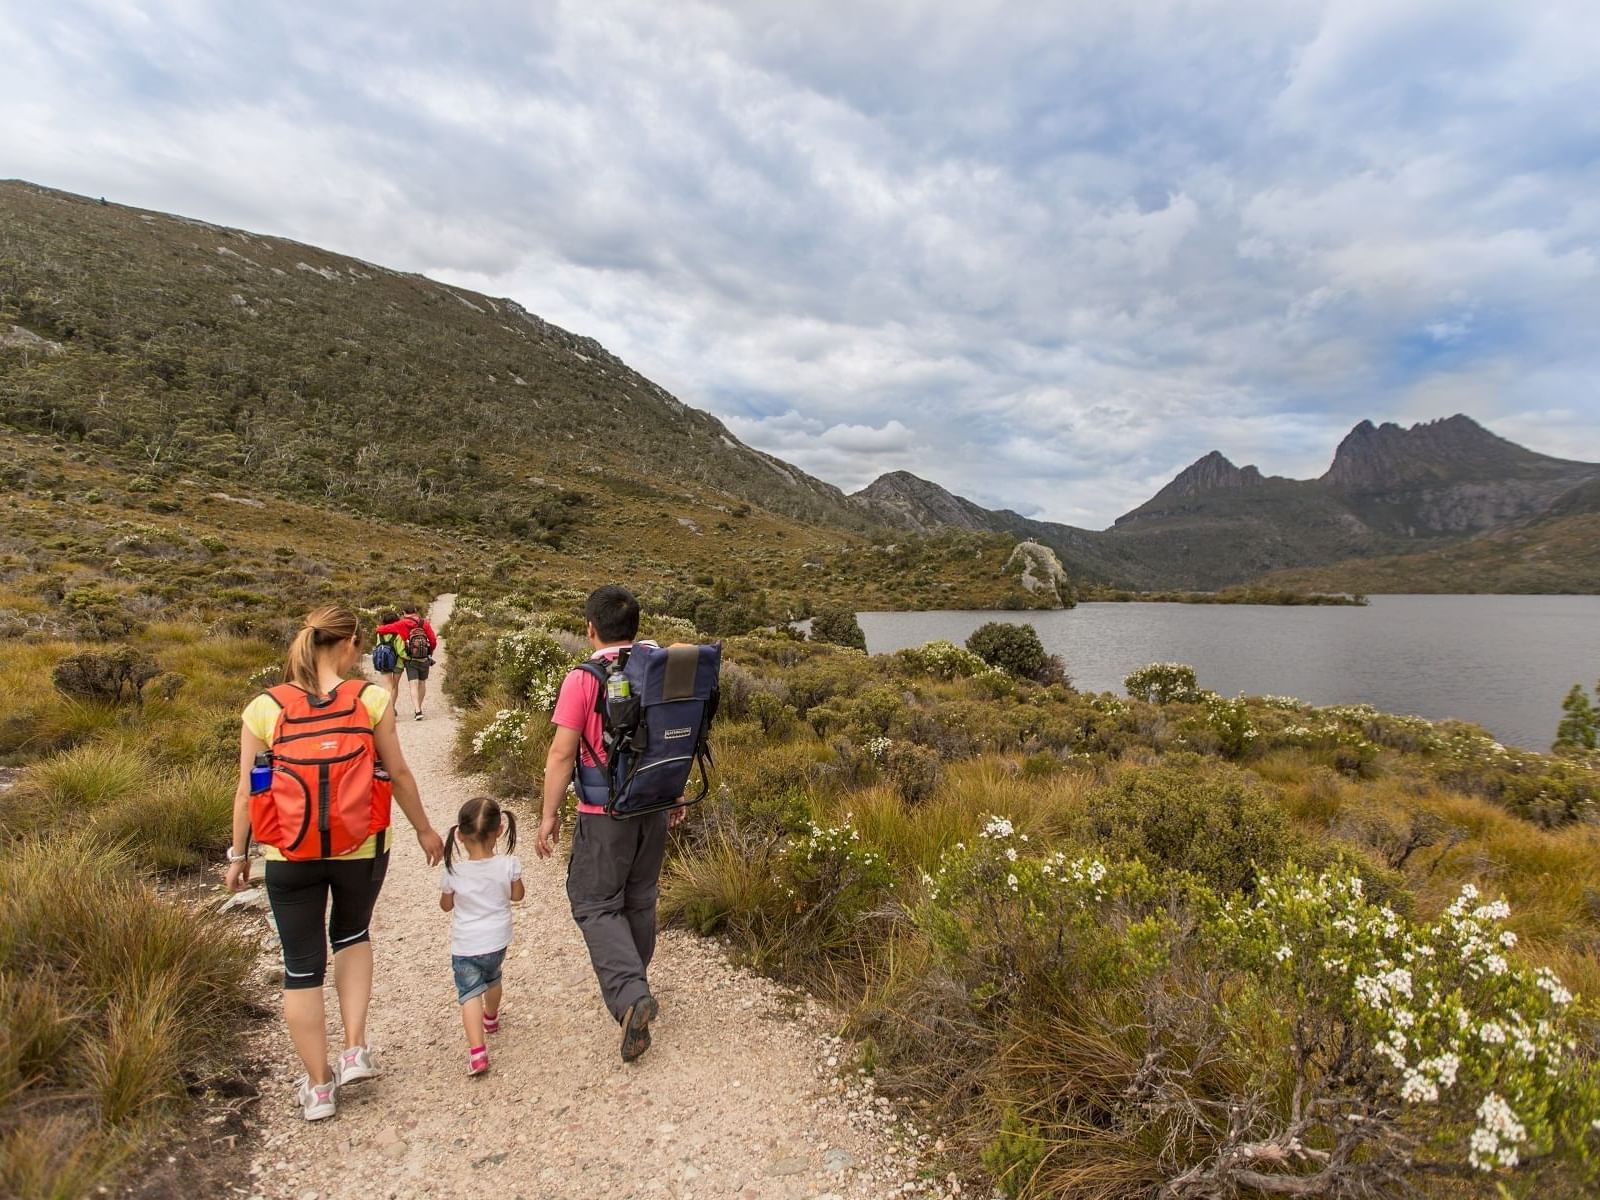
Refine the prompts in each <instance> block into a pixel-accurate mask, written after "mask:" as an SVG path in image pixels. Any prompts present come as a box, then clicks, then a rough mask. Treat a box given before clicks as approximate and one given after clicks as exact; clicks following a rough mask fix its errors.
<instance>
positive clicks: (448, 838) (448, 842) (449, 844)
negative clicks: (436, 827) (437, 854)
mask: <svg viewBox="0 0 1600 1200" xmlns="http://www.w3.org/2000/svg"><path fill="white" fill-rule="evenodd" d="M455 844H456V827H455V826H454V825H452V826H450V832H449V833H447V834H445V835H444V871H445V874H446V875H448V874H450V870H451V868H450V851H451V850H452V849H454V848H455Z"/></svg>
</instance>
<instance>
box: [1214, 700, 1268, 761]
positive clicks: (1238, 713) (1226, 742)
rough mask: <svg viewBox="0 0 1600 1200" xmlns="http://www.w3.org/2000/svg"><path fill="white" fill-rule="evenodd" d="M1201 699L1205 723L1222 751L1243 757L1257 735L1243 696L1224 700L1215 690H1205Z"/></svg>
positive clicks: (1232, 755)
mask: <svg viewBox="0 0 1600 1200" xmlns="http://www.w3.org/2000/svg"><path fill="white" fill-rule="evenodd" d="M1203 699H1204V703H1205V709H1206V724H1207V725H1209V726H1210V727H1211V732H1212V733H1214V734H1215V735H1216V737H1217V741H1218V743H1219V748H1220V749H1221V750H1222V753H1223V754H1224V755H1226V756H1227V757H1229V758H1242V757H1244V755H1245V753H1246V752H1247V751H1249V749H1250V747H1251V746H1252V745H1253V744H1254V743H1255V740H1256V738H1257V737H1258V736H1259V735H1258V733H1257V731H1256V727H1255V725H1254V724H1253V723H1252V722H1251V720H1250V709H1249V707H1248V706H1247V705H1246V704H1245V702H1244V697H1242V696H1238V697H1235V698H1234V699H1232V700H1226V699H1224V698H1223V697H1221V696H1219V695H1217V693H1215V692H1206V693H1205V694H1204V697H1203Z"/></svg>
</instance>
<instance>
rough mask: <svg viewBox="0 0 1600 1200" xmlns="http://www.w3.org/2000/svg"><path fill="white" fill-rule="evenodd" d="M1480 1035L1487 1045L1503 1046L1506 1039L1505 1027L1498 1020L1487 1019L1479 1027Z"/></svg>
mask: <svg viewBox="0 0 1600 1200" xmlns="http://www.w3.org/2000/svg"><path fill="white" fill-rule="evenodd" d="M1478 1037H1479V1039H1480V1040H1482V1041H1483V1042H1484V1043H1485V1044H1486V1045H1490V1046H1503V1045H1505V1041H1506V1031H1505V1028H1504V1027H1503V1026H1502V1025H1500V1024H1499V1023H1498V1022H1496V1021H1485V1022H1484V1023H1483V1024H1482V1025H1481V1026H1479V1027H1478Z"/></svg>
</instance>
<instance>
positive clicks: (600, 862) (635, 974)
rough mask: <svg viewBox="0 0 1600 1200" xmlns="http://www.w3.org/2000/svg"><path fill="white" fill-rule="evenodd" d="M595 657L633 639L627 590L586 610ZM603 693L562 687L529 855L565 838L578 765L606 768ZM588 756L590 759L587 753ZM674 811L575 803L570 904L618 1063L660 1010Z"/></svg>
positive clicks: (590, 682)
mask: <svg viewBox="0 0 1600 1200" xmlns="http://www.w3.org/2000/svg"><path fill="white" fill-rule="evenodd" d="M584 616H585V617H586V618H587V621H588V635H589V645H590V646H591V647H592V648H593V650H594V654H593V657H594V658H595V659H597V660H601V661H607V660H610V659H612V658H614V657H616V655H617V652H618V651H620V650H621V649H623V648H624V647H626V646H631V645H632V644H633V641H634V638H636V637H637V636H638V633H639V602H638V601H637V600H635V599H634V598H633V595H632V593H630V592H629V591H628V590H627V589H626V588H621V587H617V586H615V585H608V586H606V587H602V588H599V589H597V590H596V591H595V592H593V593H592V594H591V595H590V596H589V599H588V602H587V603H586V604H585V605H584ZM600 688H601V684H600V681H599V680H598V679H596V678H595V677H594V675H593V674H592V673H590V672H588V671H585V670H583V669H581V668H574V669H573V670H572V671H571V672H569V673H568V675H567V677H566V679H564V680H563V681H562V684H561V691H560V693H559V695H558V696H557V698H556V707H555V711H554V712H553V713H552V714H551V717H550V720H551V723H552V724H553V725H554V726H555V727H556V730H555V737H554V739H553V740H552V741H551V743H550V753H549V754H548V755H547V756H546V758H545V764H544V816H543V820H541V821H540V823H539V833H538V836H537V837H536V838H535V840H534V851H535V853H537V854H538V855H539V857H540V858H549V857H550V855H551V853H552V850H553V848H554V846H555V843H556V840H557V838H558V837H559V834H560V830H561V805H562V801H563V800H564V799H565V798H566V794H567V785H568V784H570V783H572V781H573V775H574V772H575V771H576V769H577V764H578V756H579V755H580V754H582V755H583V759H584V762H585V763H586V764H588V765H590V766H603V765H604V764H605V751H604V749H603V748H602V745H603V733H604V728H603V726H604V723H603V721H602V718H601V716H600V713H599V712H598V711H597V704H596V702H597V701H598V700H599V698H600ZM591 751H593V753H591ZM683 815H684V810H683V809H682V808H673V809H667V810H658V811H656V812H651V813H646V814H645V815H643V816H638V817H633V818H630V819H628V820H617V819H615V818H613V817H612V816H611V815H610V814H609V813H607V812H606V810H605V808H604V806H602V805H599V804H593V803H589V802H588V801H586V800H585V799H584V798H583V796H582V795H581V794H580V795H579V797H578V821H577V826H576V828H575V829H574V831H573V835H572V857H571V860H570V861H569V862H568V864H567V899H568V900H569V901H570V902H571V904H572V917H573V920H575V921H576V922H577V923H578V928H579V930H581V931H582V933H583V940H584V942H585V943H586V944H587V945H588V947H589V960H590V962H591V963H593V964H594V973H595V976H596V977H597V978H598V979H599V981H600V992H601V995H602V996H603V997H604V999H605V1004H606V1007H607V1008H608V1009H610V1010H611V1015H612V1016H613V1017H614V1018H616V1020H617V1023H618V1024H619V1025H621V1026H622V1061H623V1062H632V1061H633V1060H634V1059H636V1058H638V1057H639V1056H640V1055H641V1054H643V1053H644V1052H645V1051H646V1050H648V1049H649V1048H650V1022H651V1021H652V1020H654V1019H655V1016H656V1014H657V1013H658V1012H659V1011H660V1006H659V1005H658V1004H657V1003H656V1000H655V997H654V996H652V995H651V994H650V981H649V979H648V978H647V976H646V972H647V970H648V969H649V966H650V957H651V955H652V954H654V953H655V948H656V893H657V891H658V890H659V887H660V880H661V860H662V857H663V856H664V855H665V853H666V847H667V830H668V829H670V828H672V827H673V826H674V825H676V824H678V822H680V821H682V820H683Z"/></svg>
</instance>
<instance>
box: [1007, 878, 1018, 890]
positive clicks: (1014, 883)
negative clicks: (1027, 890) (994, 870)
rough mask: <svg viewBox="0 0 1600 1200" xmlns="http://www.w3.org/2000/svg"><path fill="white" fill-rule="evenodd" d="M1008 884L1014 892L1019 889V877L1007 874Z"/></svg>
mask: <svg viewBox="0 0 1600 1200" xmlns="http://www.w3.org/2000/svg"><path fill="white" fill-rule="evenodd" d="M1006 886H1007V887H1008V888H1010V889H1011V890H1012V891H1013V892H1014V891H1016V890H1017V877H1016V876H1015V875H1007V876H1006Z"/></svg>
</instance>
